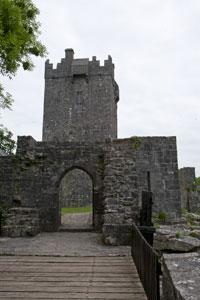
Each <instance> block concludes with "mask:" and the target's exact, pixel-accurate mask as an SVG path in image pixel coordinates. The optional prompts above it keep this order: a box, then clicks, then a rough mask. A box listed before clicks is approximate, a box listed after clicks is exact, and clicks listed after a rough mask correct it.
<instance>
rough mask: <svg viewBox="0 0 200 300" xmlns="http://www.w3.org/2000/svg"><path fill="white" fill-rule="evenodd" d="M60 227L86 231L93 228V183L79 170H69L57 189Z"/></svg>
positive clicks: (85, 173)
mask: <svg viewBox="0 0 200 300" xmlns="http://www.w3.org/2000/svg"><path fill="white" fill-rule="evenodd" d="M59 199H60V216H61V227H63V228H65V229H67V228H69V229H70V228H71V229H72V228H74V229H78V228H79V229H83V230H84V229H86V228H89V227H92V226H93V181H92V179H91V177H90V175H88V173H87V172H86V171H84V170H83V169H80V168H77V167H76V168H73V169H71V170H69V171H68V172H67V173H66V174H65V175H64V177H63V178H62V180H61V183H60V188H59Z"/></svg>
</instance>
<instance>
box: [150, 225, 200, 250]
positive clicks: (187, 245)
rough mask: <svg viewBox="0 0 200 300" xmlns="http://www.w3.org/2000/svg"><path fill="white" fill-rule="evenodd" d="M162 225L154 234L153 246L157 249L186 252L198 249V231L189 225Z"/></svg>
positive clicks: (199, 243)
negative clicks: (195, 231)
mask: <svg viewBox="0 0 200 300" xmlns="http://www.w3.org/2000/svg"><path fill="white" fill-rule="evenodd" d="M186 227H187V226H184V225H182V226H181V225H179V226H169V225H162V226H160V228H159V229H157V230H156V233H155V234H154V243H153V245H154V248H155V249H157V250H168V251H180V252H188V251H194V250H196V249H200V240H199V239H198V233H196V234H195V233H194V230H191V229H190V227H188V228H186Z"/></svg>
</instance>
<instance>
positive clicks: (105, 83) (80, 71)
mask: <svg viewBox="0 0 200 300" xmlns="http://www.w3.org/2000/svg"><path fill="white" fill-rule="evenodd" d="M73 54H74V52H73V50H72V49H67V50H66V57H65V58H64V59H62V60H61V63H59V64H58V65H57V68H56V69H53V65H52V64H49V61H47V62H46V65H45V98H44V119H43V140H44V141H55V142H57V141H59V142H65V141H71V142H77V141H78V142H83V143H84V142H90V143H92V142H94V141H105V140H106V139H112V138H116V137H117V101H118V100H119V90H118V86H117V83H116V82H115V80H114V64H113V63H112V59H111V57H110V56H109V57H108V60H105V62H104V66H100V62H99V61H98V60H96V57H93V59H92V61H89V59H88V58H84V59H74V58H73Z"/></svg>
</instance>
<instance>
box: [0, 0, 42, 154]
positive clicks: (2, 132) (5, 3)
mask: <svg viewBox="0 0 200 300" xmlns="http://www.w3.org/2000/svg"><path fill="white" fill-rule="evenodd" d="M38 14H39V10H38V9H37V8H36V7H35V5H34V4H33V3H32V1H31V0H0V74H1V75H2V76H8V77H9V78H10V79H11V78H13V76H15V75H16V72H17V70H18V68H19V67H20V66H22V67H23V69H24V70H32V69H33V67H34V65H33V62H32V60H31V57H32V55H34V56H40V57H44V56H45V55H46V53H47V52H46V48H45V46H44V45H42V43H41V42H40V41H39V40H38V36H39V34H40V31H39V27H40V23H39V22H37V21H36V17H37V15H38ZM12 102H13V100H12V97H11V95H10V94H9V93H7V92H5V91H4V88H3V86H2V85H1V84H0V109H5V108H9V109H10V108H11V105H12ZM11 137H12V135H11V133H10V132H9V131H8V130H7V129H6V128H4V127H3V126H2V125H1V128H0V148H1V149H2V150H3V148H4V151H5V152H7V153H10V150H11V148H9V147H7V146H8V143H7V142H8V141H9V140H10V141H11V144H12V139H11ZM5 140H6V141H7V142H6V141H5ZM6 145H7V146H6ZM2 147H3V148H2Z"/></svg>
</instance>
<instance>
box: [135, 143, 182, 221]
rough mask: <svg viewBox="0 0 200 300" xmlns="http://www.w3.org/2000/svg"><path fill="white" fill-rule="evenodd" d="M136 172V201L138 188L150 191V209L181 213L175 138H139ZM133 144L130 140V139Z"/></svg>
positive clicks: (140, 198)
mask: <svg viewBox="0 0 200 300" xmlns="http://www.w3.org/2000/svg"><path fill="white" fill-rule="evenodd" d="M137 139H138V140H139V143H138V147H137V149H136V173H137V177H138V180H137V185H138V190H139V193H138V195H139V204H140V206H141V202H142V190H144V191H148V190H151V191H152V192H153V195H154V196H153V207H152V209H153V212H154V213H160V212H165V213H166V214H170V213H174V214H175V217H176V218H178V217H180V216H181V202H180V188H179V177H178V164H177V149H176V138H175V137H139V138H137ZM133 143H134V142H133Z"/></svg>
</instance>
